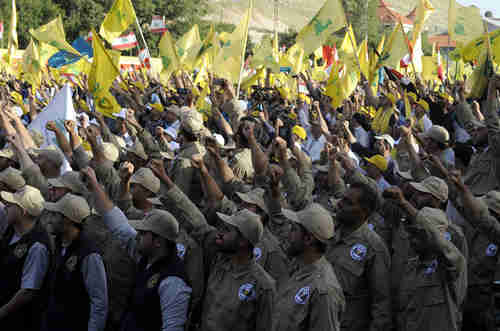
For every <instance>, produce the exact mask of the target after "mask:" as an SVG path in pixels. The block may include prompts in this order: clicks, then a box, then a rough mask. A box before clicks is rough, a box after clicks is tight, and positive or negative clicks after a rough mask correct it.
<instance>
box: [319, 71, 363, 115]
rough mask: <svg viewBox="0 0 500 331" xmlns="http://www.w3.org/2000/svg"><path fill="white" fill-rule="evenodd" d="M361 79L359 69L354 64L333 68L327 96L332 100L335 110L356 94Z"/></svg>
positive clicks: (327, 86)
mask: <svg viewBox="0 0 500 331" xmlns="http://www.w3.org/2000/svg"><path fill="white" fill-rule="evenodd" d="M341 68H342V70H341ZM359 79H360V72H359V67H358V66H357V65H356V64H355V63H353V62H349V63H346V64H344V65H336V66H334V67H333V68H332V71H331V73H330V78H329V79H328V83H327V85H326V93H325V94H326V95H328V96H329V97H330V98H331V99H332V102H331V104H332V106H333V107H334V108H338V107H340V106H341V105H342V103H343V102H344V100H345V99H347V98H348V97H349V96H350V95H351V94H352V93H353V92H354V90H355V89H356V86H357V85H358V82H359Z"/></svg>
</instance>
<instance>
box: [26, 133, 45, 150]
mask: <svg viewBox="0 0 500 331" xmlns="http://www.w3.org/2000/svg"><path fill="white" fill-rule="evenodd" d="M29 133H30V136H31V138H32V139H33V142H34V143H35V145H36V146H37V147H38V148H40V146H42V145H43V143H44V142H45V138H44V136H43V134H42V133H41V132H40V131H38V130H37V129H31V130H29Z"/></svg>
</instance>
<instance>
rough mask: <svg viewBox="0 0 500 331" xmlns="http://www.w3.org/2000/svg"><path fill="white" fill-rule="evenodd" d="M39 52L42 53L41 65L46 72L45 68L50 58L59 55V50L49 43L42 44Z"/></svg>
mask: <svg viewBox="0 0 500 331" xmlns="http://www.w3.org/2000/svg"><path fill="white" fill-rule="evenodd" d="M38 50H39V53H40V64H41V65H42V69H43V70H44V71H45V67H46V65H47V63H48V62H49V59H50V57H51V56H52V55H54V54H55V53H57V52H58V51H59V50H58V49H57V48H55V47H53V46H50V45H49V44H47V43H40V46H39V47H38Z"/></svg>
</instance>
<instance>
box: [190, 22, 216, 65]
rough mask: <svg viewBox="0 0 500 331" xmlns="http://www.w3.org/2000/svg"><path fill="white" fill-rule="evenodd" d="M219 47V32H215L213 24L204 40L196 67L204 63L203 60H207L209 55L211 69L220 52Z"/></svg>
mask: <svg viewBox="0 0 500 331" xmlns="http://www.w3.org/2000/svg"><path fill="white" fill-rule="evenodd" d="M219 49H220V43H219V39H218V37H217V32H215V27H214V26H213V24H212V25H211V26H210V31H209V32H208V34H207V37H206V38H205V40H203V44H202V46H201V49H200V51H199V55H198V58H197V59H196V63H195V68H198V67H199V66H200V65H202V62H203V61H205V57H208V68H209V69H211V68H212V64H213V62H214V59H215V56H216V55H217V53H218V52H219Z"/></svg>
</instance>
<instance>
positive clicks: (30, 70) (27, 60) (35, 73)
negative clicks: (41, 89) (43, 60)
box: [22, 39, 42, 87]
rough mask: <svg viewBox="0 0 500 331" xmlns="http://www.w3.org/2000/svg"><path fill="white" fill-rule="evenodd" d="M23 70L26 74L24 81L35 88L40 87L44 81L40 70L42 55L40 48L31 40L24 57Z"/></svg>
mask: <svg viewBox="0 0 500 331" xmlns="http://www.w3.org/2000/svg"><path fill="white" fill-rule="evenodd" d="M22 68H23V72H24V77H23V78H24V79H26V80H27V81H28V82H30V83H31V85H33V86H34V87H38V86H40V83H41V80H42V70H41V68H40V54H39V53H38V48H37V47H36V44H35V43H34V42H33V39H31V40H30V43H29V45H28V47H27V48H26V50H25V51H24V55H23V62H22Z"/></svg>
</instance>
